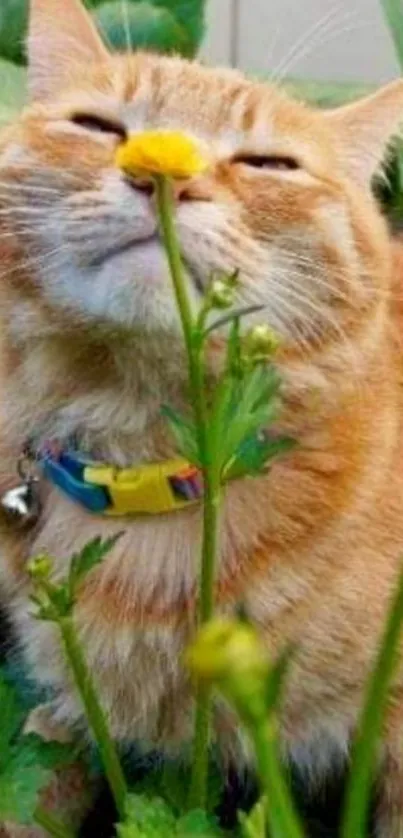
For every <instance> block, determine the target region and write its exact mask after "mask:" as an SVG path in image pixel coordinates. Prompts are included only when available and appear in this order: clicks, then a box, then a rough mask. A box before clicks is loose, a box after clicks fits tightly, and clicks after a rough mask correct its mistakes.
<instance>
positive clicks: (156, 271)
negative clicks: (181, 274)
mask: <svg viewBox="0 0 403 838" xmlns="http://www.w3.org/2000/svg"><path fill="white" fill-rule="evenodd" d="M187 280H188V291H189V297H190V301H191V305H192V307H193V308H194V309H195V310H196V308H197V307H198V306H199V304H200V301H199V295H198V292H197V289H196V287H195V286H194V284H193V280H192V279H191V277H190V275H187ZM43 287H44V290H45V294H46V296H47V298H48V299H49V302H50V303H51V304H52V305H53V306H56V307H58V308H63V309H68V310H69V311H71V312H73V316H74V313H76V314H77V317H78V319H79V320H80V321H81V322H82V321H83V320H84V321H86V322H89V323H101V324H110V325H111V326H113V327H114V328H116V327H118V328H119V327H121V328H122V329H124V330H125V331H127V330H131V329H133V330H134V331H136V333H138V332H139V331H143V332H144V333H145V334H147V333H155V332H158V333H161V334H162V335H168V336H171V337H172V338H174V337H175V336H177V337H179V336H180V334H181V328H180V322H179V317H178V313H177V309H176V305H175V300H174V295H173V289H172V280H171V277H170V274H169V269H168V264H167V261H166V257H165V253H164V251H163V248H162V245H161V244H160V243H159V242H158V240H155V239H151V240H149V241H145V242H141V243H137V244H135V245H133V246H132V247H130V248H125V249H124V250H122V251H121V252H120V253H113V254H112V255H110V256H109V257H108V258H105V259H104V260H103V261H102V263H101V264H97V265H96V266H92V267H85V266H84V267H81V266H80V265H78V264H75V262H74V261H73V260H72V259H65V260H64V262H63V264H62V265H59V266H58V270H57V271H56V270H55V271H54V273H53V274H52V275H50V274H49V273H48V275H47V279H46V281H45V282H43Z"/></svg>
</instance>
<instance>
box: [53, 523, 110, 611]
mask: <svg viewBox="0 0 403 838" xmlns="http://www.w3.org/2000/svg"><path fill="white" fill-rule="evenodd" d="M121 536H122V533H121V532H119V533H116V535H112V536H111V537H110V538H106V539H104V540H102V539H101V538H100V537H99V536H97V538H94V539H93V540H92V541H90V542H89V543H88V544H86V545H85V547H83V549H82V550H81V552H80V553H75V554H74V556H73V557H72V559H71V563H70V570H69V582H68V586H69V593H70V597H71V598H72V599H74V597H75V594H76V591H77V588H78V586H79V585H80V584H81V582H83V580H84V579H85V577H86V576H87V575H88V573H89V572H90V571H91V570H93V569H94V568H95V567H97V566H98V565H99V564H101V562H102V561H103V560H104V558H105V556H106V555H107V554H108V553H110V551H111V550H112V548H113V547H114V546H115V544H116V542H117V541H118V540H119V538H121ZM62 599H63V597H62V598H61V601H60V605H62V604H63V603H62Z"/></svg>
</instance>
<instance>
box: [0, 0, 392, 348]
mask: <svg viewBox="0 0 403 838" xmlns="http://www.w3.org/2000/svg"><path fill="white" fill-rule="evenodd" d="M54 5H55V0H36V2H35V0H34V2H33V3H32V21H31V37H30V42H29V43H30V62H31V69H30V82H31V92H32V100H33V101H32V104H31V106H30V107H29V108H28V109H27V110H26V112H25V113H24V114H23V116H22V117H21V120H20V121H19V123H18V125H17V126H16V127H15V128H14V129H13V130H11V131H10V133H9V134H8V135H7V138H6V142H5V147H4V152H3V156H2V158H1V161H0V184H1V186H0V201H1V204H2V211H1V216H0V218H1V227H2V231H3V233H5V234H11V235H12V237H14V238H15V239H16V240H17V241H18V246H19V253H20V254H21V256H20V259H21V268H24V269H25V270H28V271H29V274H30V278H29V281H30V283H32V287H33V288H34V289H35V293H36V294H38V295H39V296H40V297H42V298H43V299H44V300H45V301H46V304H47V305H49V306H50V307H51V309H52V311H53V312H54V316H55V319H56V321H57V317H58V313H59V312H61V311H63V312H64V313H66V312H68V316H69V317H71V318H72V319H73V320H77V321H79V322H85V323H89V324H92V323H93V324H97V325H99V324H103V325H106V326H109V327H113V328H114V329H118V330H119V329H122V330H125V331H127V330H128V331H134V332H136V333H145V334H153V333H154V334H159V335H165V336H167V335H168V336H170V337H172V338H173V339H176V338H177V337H179V334H180V332H179V324H178V319H177V315H176V311H175V306H174V302H173V296H172V291H171V286H170V279H169V273H168V268H167V262H166V257H165V254H164V249H163V245H162V242H161V238H160V236H159V233H158V224H157V216H156V210H155V203H154V198H153V195H152V194H150V189H149V184H147V183H143V184H142V183H138V184H133V183H131V182H129V181H128V179H127V178H126V177H125V176H124V174H123V173H122V172H121V171H119V170H118V168H117V166H116V164H115V153H116V149H117V147H118V145H119V143H121V142H122V141H123V140H124V137H126V136H128V135H130V134H132V133H136V132H139V131H143V130H146V129H154V130H155V129H157V130H158V129H161V130H166V129H174V130H180V131H183V132H184V133H185V134H188V135H189V136H191V137H192V138H193V139H194V141H195V142H196V143H197V145H198V146H199V147H200V150H201V151H202V153H203V155H204V156H205V157H206V158H207V160H208V163H209V166H208V169H207V170H206V172H205V173H204V174H202V175H199V176H197V177H195V178H193V179H190V180H188V181H186V182H181V183H180V184H179V183H178V184H177V188H176V205H175V220H176V225H177V230H178V236H179V240H180V246H181V251H182V257H183V262H184V266H185V271H186V279H187V285H188V290H189V294H190V297H191V300H192V303H193V304H194V306H197V304H198V302H199V300H200V298H201V295H202V293H203V291H204V290H205V288H206V286H207V284H208V282H209V279H210V277H211V275H212V274H213V273H214V272H215V271H225V272H233V271H235V270H236V271H238V272H239V292H238V296H239V303H240V304H245V305H254V304H257V305H261V306H264V310H263V313H262V314H260V315H259V319H260V320H261V319H262V317H264V319H266V320H267V321H268V322H270V324H271V325H272V326H273V327H274V328H275V329H276V330H278V331H279V332H280V334H282V335H283V336H285V337H286V338H288V339H289V340H292V339H300V340H303V341H305V342H306V341H309V340H310V339H313V338H317V337H318V336H320V335H322V334H323V333H324V332H326V331H327V330H329V329H333V328H334V327H335V324H336V327H337V328H340V326H341V323H338V322H337V321H338V318H339V317H340V318H341V319H342V318H343V316H344V313H345V312H346V311H351V309H357V308H359V307H362V306H364V305H365V304H366V303H367V302H368V300H369V299H370V298H371V296H372V295H373V291H374V288H373V286H372V285H371V283H370V282H369V281H368V275H371V273H372V270H371V264H372V261H373V259H374V258H375V256H376V244H373V245H371V246H369V245H368V239H369V238H371V236H370V228H371V226H372V227H373V226H374V225H375V227H376V225H377V224H378V225H379V222H378V220H377V216H376V213H375V209H374V207H373V202H372V199H371V197H370V193H369V181H370V176H371V173H372V168H373V165H374V164H375V163H376V162H377V160H378V159H379V158H380V156H381V154H382V152H383V145H384V142H385V141H386V139H387V138H388V137H389V134H390V132H391V130H392V128H395V125H396V121H397V113H399V115H400V112H401V104H402V102H403V93H402V89H401V85H400V83H397V85H396V86H395V90H392V89H391V88H389V89H387V90H386V91H385V92H384V93H383V95H381V94H380V95H379V96H378V97H377V103H375V104H373V105H372V110H373V111H374V113H375V110H377V111H379V113H377V114H376V117H377V120H378V122H377V125H378V128H375V127H374V125H371V124H370V120H369V118H368V109H369V108H371V103H370V101H369V104H368V102H365V103H363V104H361V105H360V106H357V107H356V108H355V109H354V108H350V109H349V108H346V109H344V110H342V111H340V112H337V113H331V114H321V113H317V112H313V111H312V110H310V109H307V108H305V107H304V106H303V105H300V104H298V103H296V102H293V101H292V100H290V99H288V98H286V97H285V96H284V95H283V94H281V93H280V92H279V91H277V90H276V89H274V88H272V87H270V86H268V85H265V84H257V83H254V82H251V81H249V80H247V79H245V78H243V77H242V76H241V75H239V74H238V73H236V72H231V71H227V70H211V69H208V68H206V67H202V66H200V65H198V64H196V63H191V62H187V61H182V60H180V59H177V58H164V57H157V56H152V55H146V54H138V55H134V56H130V55H129V56H113V57H112V56H110V55H108V54H107V53H106V51H105V49H104V47H103V46H102V44H101V42H100V40H99V38H98V36H97V35H96V33H95V31H94V30H93V28H92V25H91V24H90V22H89V18H88V17H87V15H86V13H85V12H84V10H83V9H82V7H81V6H80V5H79V4H78V2H76V0H63V3H62V6H63V7H65V8H63V9H62V8H61V5H60V2H59V0H58V3H57V9H58V13H57V14H54V15H52V14H51V12H52V7H53V6H54ZM62 11H64V12H66V16H65V20H66V26H65V27H64V26H63V27H62V28H60V17H61V12H62ZM67 21H68V22H67ZM378 100H379V101H378ZM400 100H402V102H401V101H400ZM386 113H387V114H388V118H387V119H386V118H385V114H386ZM378 123H379V124H378ZM371 132H372V133H371ZM372 135H373V136H372ZM371 137H372V141H371ZM357 149H358V151H357ZM377 229H378V228H377ZM380 229H381V228H379V229H378V233H379V230H380ZM379 235H381V234H380V233H379ZM375 239H376V236H375ZM374 248H375V249H374Z"/></svg>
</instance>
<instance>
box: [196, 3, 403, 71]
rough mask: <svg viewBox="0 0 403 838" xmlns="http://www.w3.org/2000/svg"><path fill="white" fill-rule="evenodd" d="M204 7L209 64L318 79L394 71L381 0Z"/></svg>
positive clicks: (396, 64)
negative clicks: (210, 62)
mask: <svg viewBox="0 0 403 838" xmlns="http://www.w3.org/2000/svg"><path fill="white" fill-rule="evenodd" d="M384 5H385V6H387V5H388V4H387V3H385V4H384ZM397 5H400V8H401V10H403V0H399V2H398V4H397ZM206 13H207V15H206V16H207V27H206V38H205V42H204V45H203V53H204V54H205V55H206V57H207V58H208V59H209V60H212V61H213V62H215V63H225V64H233V65H235V66H237V67H241V68H242V69H243V70H246V71H248V72H252V73H259V74H264V75H267V74H268V73H273V72H274V73H277V72H280V73H281V74H285V75H291V76H295V77H296V78H301V79H312V80H322V81H323V80H326V81H335V80H340V81H349V82H369V83H374V84H377V83H379V82H382V81H387V80H388V79H391V78H394V77H396V76H398V75H399V74H400V73H399V64H398V60H397V57H396V54H395V53H394V50H393V47H392V42H391V35H390V32H389V30H388V26H387V18H386V17H385V14H384V9H383V4H382V3H380V2H379V0H299V2H296V0H210V2H209V3H208V4H207V9H206Z"/></svg>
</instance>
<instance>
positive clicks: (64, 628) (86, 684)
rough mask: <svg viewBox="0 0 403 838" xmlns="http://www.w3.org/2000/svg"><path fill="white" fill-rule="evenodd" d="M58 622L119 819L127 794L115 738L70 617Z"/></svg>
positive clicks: (123, 813)
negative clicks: (112, 736) (110, 731)
mask: <svg viewBox="0 0 403 838" xmlns="http://www.w3.org/2000/svg"><path fill="white" fill-rule="evenodd" d="M58 624H59V627H60V630H61V634H62V638H63V643H64V648H65V652H66V656H67V660H68V662H69V664H70V666H71V669H72V672H73V675H74V680H75V683H76V686H77V689H78V691H79V693H80V697H81V700H82V702H83V705H84V708H85V712H86V716H87V720H88V723H89V725H90V728H91V729H92V732H93V734H94V737H95V739H96V742H97V744H98V748H99V753H100V757H101V760H102V763H103V766H104V769H105V773H106V776H107V778H108V782H109V785H110V788H111V791H112V794H113V796H114V799H115V803H116V808H117V810H118V812H119V816H120V818H121V820H124V818H125V802H126V797H127V788H126V782H125V779H124V776H123V772H122V768H121V765H120V762H119V757H118V755H117V751H116V748H115V745H114V742H113V740H112V738H111V736H110V733H109V729H108V724H107V721H106V718H105V714H104V711H103V709H102V707H101V705H100V703H99V701H98V696H97V693H96V690H95V687H94V683H93V680H92V678H91V674H90V671H89V669H88V666H87V664H86V661H85V658H84V655H83V652H82V648H81V644H80V641H79V639H78V636H77V631H76V628H75V626H74V622H73V618H72V617H62V618H60V619H59V621H58Z"/></svg>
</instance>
